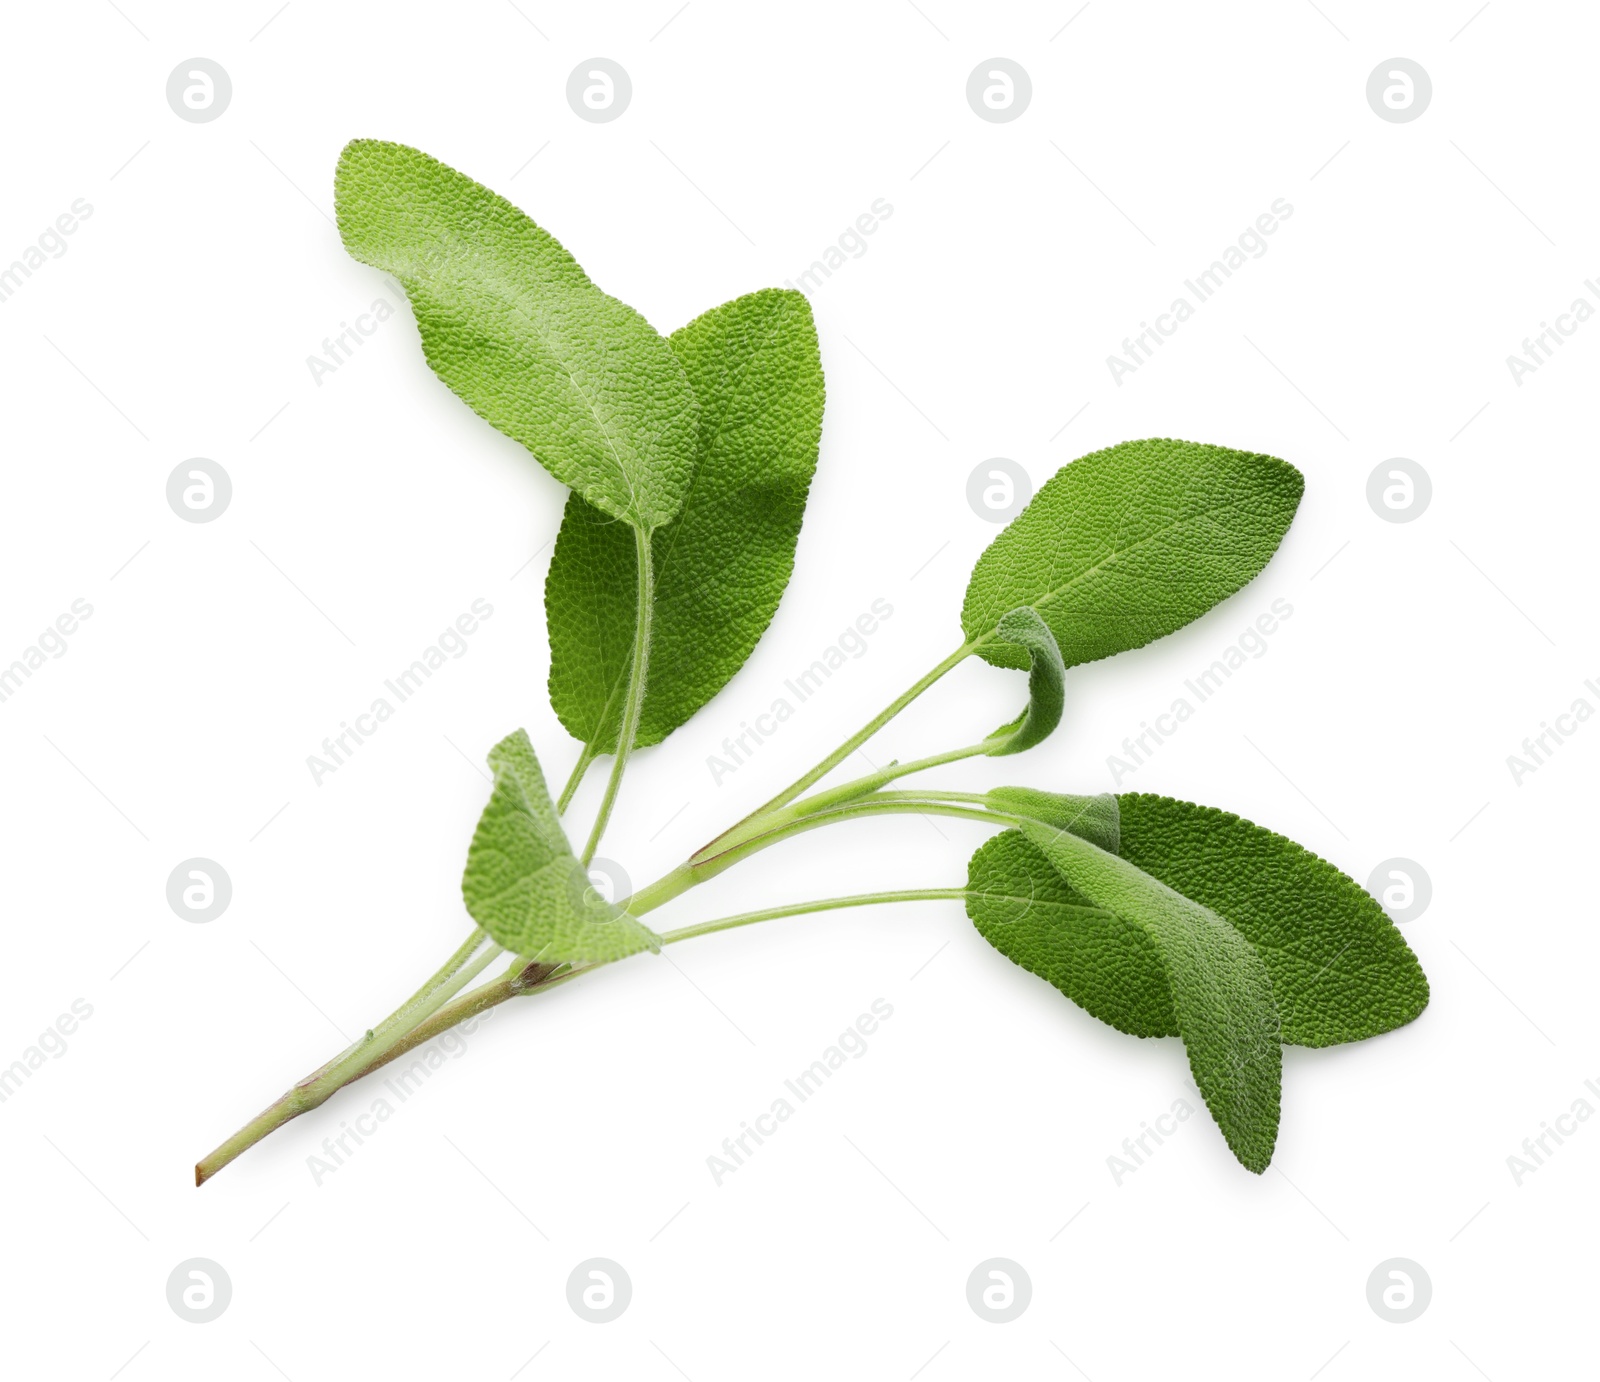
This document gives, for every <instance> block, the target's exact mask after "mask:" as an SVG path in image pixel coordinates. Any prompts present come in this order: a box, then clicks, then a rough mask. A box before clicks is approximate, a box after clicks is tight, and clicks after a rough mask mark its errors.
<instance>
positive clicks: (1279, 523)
mask: <svg viewBox="0 0 1600 1382" xmlns="http://www.w3.org/2000/svg"><path fill="white" fill-rule="evenodd" d="M1304 485H1305V482H1304V479H1303V478H1302V476H1301V475H1300V472H1299V471H1298V470H1296V469H1295V468H1294V467H1293V466H1291V465H1289V464H1287V463H1286V462H1284V461H1280V460H1276V459H1274V458H1273V457H1271V456H1257V455H1252V454H1250V453H1247V452H1244V451H1230V450H1227V449H1225V448H1223V447H1220V446H1204V445H1201V444H1199V443H1197V442H1183V441H1167V440H1154V441H1131V442H1124V443H1122V444H1121V445H1120V446H1112V447H1108V448H1107V449H1106V450H1104V451H1096V452H1094V453H1093V454H1092V455H1088V456H1084V457H1081V458H1080V459H1079V460H1076V461H1073V462H1072V463H1071V464H1070V465H1066V466H1063V467H1062V468H1061V469H1060V470H1059V471H1057V472H1056V473H1055V475H1053V476H1052V477H1051V478H1050V479H1049V480H1048V481H1047V482H1046V483H1045V484H1044V485H1043V486H1042V487H1041V488H1040V490H1039V492H1038V493H1037V494H1036V495H1034V497H1033V499H1032V500H1031V501H1030V502H1029V504H1028V507H1027V508H1025V509H1024V510H1023V511H1022V512H1021V513H1020V514H1018V515H1017V517H1016V518H1015V519H1013V520H1012V521H1011V523H1009V524H1008V525H1007V526H1006V528H1005V530H1004V531H1003V532H1002V533H1001V534H1000V536H999V537H997V538H996V539H995V540H994V541H993V542H992V543H990V544H989V547H988V550H987V551H985V552H984V554H983V555H982V556H981V557H979V558H978V564H977V566H976V567H974V568H973V572H972V579H971V581H970V582H969V583H968V585H967V595H966V601H965V603H964V605H963V606H962V610H961V627H962V629H963V631H964V632H965V634H966V636H967V639H968V641H969V642H970V641H974V640H978V639H983V638H990V639H992V640H993V641H990V642H987V643H985V644H984V646H983V647H982V648H980V649H979V655H980V656H982V657H983V658H984V659H985V660H986V661H988V662H991V663H993V664H994V665H996V666H999V667H1026V666H1027V665H1028V657H1027V654H1026V652H1024V651H1023V650H1022V649H1021V648H1019V647H1017V646H1016V645H1014V644H1011V643H1008V642H1006V641H1005V640H1004V639H1003V638H1001V637H1000V636H999V635H998V634H997V633H996V632H995V630H996V625H997V624H998V623H999V621H1000V619H1001V617H1002V616H1003V615H1005V614H1006V613H1007V611H1009V610H1012V609H1015V608H1016V607H1017V606H1018V605H1032V606H1034V608H1036V609H1037V610H1038V611H1039V612H1040V614H1042V615H1043V616H1044V618H1045V621H1046V622H1047V623H1048V624H1049V625H1050V629H1051V631H1052V632H1053V633H1054V634H1055V637H1056V642H1057V644H1058V645H1059V646H1060V648H1061V656H1062V658H1063V659H1064V660H1065V663H1066V665H1067V666H1068V667H1075V666H1077V665H1078V664H1079V663H1083V662H1092V661H1094V660H1095V659H1096V658H1101V657H1108V656H1110V655H1111V654H1112V653H1119V652H1122V651H1124V650H1126V649H1129V648H1138V647H1141V646H1143V645H1144V644H1146V643H1148V642H1150V641H1151V640H1152V639H1155V638H1160V637H1162V636H1163V635H1164V634H1169V633H1171V632H1172V631H1173V630H1174V629H1179V628H1182V627H1183V626H1184V625H1185V624H1187V623H1189V621H1190V620H1192V619H1196V618H1198V617H1199V616H1200V615H1202V614H1204V613H1205V612H1206V611H1207V610H1208V609H1210V608H1211V607H1212V606H1213V605H1215V604H1217V603H1218V601H1220V600H1224V599H1226V598H1227V597H1228V596H1229V595H1232V594H1233V593H1234V592H1235V591H1236V590H1238V589H1239V588H1240V587H1241V586H1243V585H1244V584H1245V583H1246V582H1247V581H1249V580H1250V579H1251V578H1252V577H1254V576H1255V575H1256V573H1257V572H1259V571H1260V570H1261V568H1262V567H1263V566H1265V565H1266V564H1267V561H1268V559H1269V558H1270V557H1271V556H1272V554H1273V552H1275V551H1276V550H1277V548H1278V544H1279V543H1280V542H1281V541H1282V540H1283V535H1284V533H1285V532H1287V531H1288V528H1289V524H1290V522H1291V520H1292V519H1293V518H1294V513H1295V509H1296V507H1297V506H1298V505H1299V503H1300V494H1301V491H1302V490H1303V489H1304Z"/></svg>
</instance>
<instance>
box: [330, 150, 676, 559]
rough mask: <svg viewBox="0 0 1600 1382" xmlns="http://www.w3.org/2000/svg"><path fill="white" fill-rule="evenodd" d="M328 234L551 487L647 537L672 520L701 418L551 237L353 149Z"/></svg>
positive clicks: (632, 324)
mask: <svg viewBox="0 0 1600 1382" xmlns="http://www.w3.org/2000/svg"><path fill="white" fill-rule="evenodd" d="M334 204H335V207H336V209H337V212H338V217H339V234H340V235H341V236H342V237H343V239H344V245H345V248H346V249H347V250H349V252H350V253H351V254H352V255H354V256H355V258H357V259H359V260H361V262H362V263H364V264H372V265H375V266H376V267H378V268H380V269H384V270H387V271H388V272H389V273H391V274H393V275H394V276H395V277H396V278H398V279H399V280H400V282H401V283H402V284H404V285H405V290H406V293H407V294H408V295H409V297H410V298H411V305H412V309H413V310H414V312H415V313H416V318H417V327H418V329H419V330H420V331H421V333H422V349H423V353H424V354H425V355H426V357H427V360H428V363H429V365H431V366H432V367H433V370H434V372H435V373H436V374H437V375H438V376H439V378H441V379H442V380H444V382H445V383H446V384H448V385H449V386H450V388H451V389H453V390H454V391H455V392H456V393H457V394H458V395H459V396H460V397H461V399H462V400H463V401H464V402H465V403H467V404H468V405H469V406H470V407H471V408H472V409H473V411H474V412H476V413H478V414H479V415H480V416H481V417H483V418H484V419H485V420H486V421H488V422H489V423H491V424H492V425H493V426H495V427H497V428H499V429H500V431H502V432H504V433H505V434H506V435H507V436H509V437H512V438H514V439H515V440H517V441H519V442H521V443H522V444H523V445H524V446H526V447H527V448H528V449H529V450H530V451H532V452H533V454H534V455H535V456H536V457H538V459H539V461H540V462H541V464H543V465H544V466H545V468H546V469H547V470H549V471H550V473H551V474H552V475H554V476H555V477H556V479H558V480H560V481H561V482H562V483H563V484H565V485H569V486H571V488H572V489H574V490H576V491H577V492H578V493H579V494H581V495H583V496H584V498H585V499H587V500H588V501H589V502H590V503H591V504H593V505H594V506H595V507H596V508H598V509H600V510H602V511H603V512H605V513H607V514H609V515H610V516H611V517H612V518H614V519H621V520H622V521H623V522H625V523H627V524H629V525H631V526H633V527H635V528H640V529H643V530H644V531H646V532H648V531H650V530H652V529H654V528H658V527H660V526H661V524H663V523H665V522H667V521H669V520H670V519H671V518H672V517H673V515H674V514H676V513H677V512H678V510H679V509H680V508H681V507H682V505H683V500H684V496H685V495H686V494H687V493H688V489H689V483H690V480H691V479H692V477H693V474H694V456H695V445H696V436H697V432H698V417H699V408H698V405H697V403H696V401H695V396H694V391H693V390H692V389H691V388H690V387H689V381H688V379H687V377H686V376H685V375H684V372H683V367H682V365H680V364H679V363H678V359H677V357H676V356H675V355H674V354H673V353H672V350H671V349H670V348H669V347H668V345H667V343H666V341H665V340H664V339H663V338H662V337H661V335H660V334H659V333H658V332H657V331H656V330H655V329H654V328H653V327H652V326H651V325H650V323H649V322H647V321H646V320H645V319H644V318H643V317H641V316H640V315H639V314H638V313H637V312H635V311H634V310H633V308H631V307H629V306H627V305H626V304H625V303H622V302H619V301H617V299H616V298H614V297H610V296H608V295H607V294H606V293H603V292H601V291H600V289H599V288H597V287H595V285H594V284H593V283H592V282H590V280H589V277H588V275H587V274H585V273H584V271H583V270H582V269H581V268H579V267H578V264H577V262H576V261H575V260H574V259H573V257H572V256H571V255H570V254H568V253H567V251H566V250H565V249H563V248H562V247H561V245H560V244H559V243H558V242H557V241H556V239H555V238H554V237H553V236H552V235H550V234H549V232H547V231H545V230H543V229H541V228H540V227H539V226H538V225H536V224H534V222H533V221H532V220H531V219H530V218H529V217H528V216H527V215H525V214H524V213H523V212H522V211H521V210H519V209H518V208H517V207H515V206H513V205H512V204H511V203H510V202H508V201H506V200H505V198H503V197H499V196H496V195H495V194H494V193H493V192H491V191H489V190H488V188H486V187H482V186H480V185H479V184H478V183H476V182H474V181H473V180H472V179H471V178H469V177H467V176H466V175H465V174H463V173H458V172H457V171H456V170H455V169H454V168H450V167H448V166H446V165H445V164H443V163H440V162H439V161H438V160H437V159H433V158H429V157H428V155H427V154H424V153H421V152H419V151H418V150H416V149H412V148H408V147H407V146H406V145H404V144H390V143H385V142H383V141H380V140H375V139H357V140H354V141H353V142H351V143H350V144H348V145H347V146H346V147H345V150H344V153H343V154H342V155H341V156H340V159H339V168H338V171H337V173H336V174H335V176H334Z"/></svg>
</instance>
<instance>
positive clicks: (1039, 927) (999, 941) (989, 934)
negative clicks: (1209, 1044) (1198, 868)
mask: <svg viewBox="0 0 1600 1382" xmlns="http://www.w3.org/2000/svg"><path fill="white" fill-rule="evenodd" d="M966 906H967V915H968V916H969V917H970V918H971V919H972V924H973V925H974V926H975V927H976V928H977V930H978V934H979V935H981V936H982V937H983V938H984V939H985V940H986V941H988V942H989V944H990V945H992V946H994V948H995V949H996V950H998V951H999V952H1000V953H1001V954H1002V955H1004V956H1005V957H1006V958H1007V959H1008V960H1011V961H1013V962H1015V963H1016V964H1019V965H1021V966H1022V968H1024V969H1026V970H1027V971H1028V972H1029V973H1031V974H1037V975H1038V976H1039V977H1040V978H1041V979H1043V980H1045V981H1046V982H1048V983H1051V984H1054V985H1055V987H1056V988H1058V989H1060V990H1061V992H1062V993H1064V994H1066V995H1067V997H1068V998H1070V999H1071V1000H1072V1001H1073V1002H1074V1003H1076V1004H1077V1005H1078V1006H1079V1007H1080V1008H1082V1009H1083V1010H1084V1011H1085V1012H1088V1013H1090V1014H1092V1015H1093V1016H1095V1017H1097V1018H1099V1019H1100V1020H1101V1021H1102V1022H1105V1023H1109V1024H1110V1025H1111V1026H1113V1027H1115V1028H1116V1029H1117V1030H1118V1031H1119V1032H1126V1033H1128V1035H1129V1036H1139V1037H1151V1036H1177V1034H1178V1020H1177V1018H1176V1017H1175V1016H1174V1015H1173V1012H1172V995H1171V993H1170V992H1169V991H1168V988H1167V980H1166V975H1165V973H1164V971H1163V970H1162V968H1161V957H1160V955H1159V954H1158V953H1157V951H1156V948H1155V944H1154V943H1153V942H1152V941H1151V940H1150V939H1149V937H1148V936H1146V935H1145V933H1144V932H1143V931H1142V930H1141V929H1140V928H1139V927H1137V926H1133V925H1130V924H1129V923H1128V922H1125V921H1123V920H1122V918H1121V917H1119V916H1117V915H1116V914H1115V913H1113V912H1108V911H1106V910H1105V909H1104V908H1103V907H1096V906H1094V905H1093V904H1092V903H1091V902H1090V901H1089V900H1088V899H1087V898H1086V897H1084V896H1083V894H1081V893H1079V892H1077V891H1076V890H1075V889H1073V888H1072V887H1071V886H1069V885H1068V883H1067V882H1066V880H1065V879H1063V878H1062V877H1061V875H1060V874H1059V873H1057V872H1056V871H1055V869H1053V868H1052V867H1051V866H1050V862H1049V861H1048V860H1047V859H1046V858H1045V857H1044V855H1043V854H1042V853H1040V851H1039V850H1038V849H1037V848H1036V847H1035V846H1034V845H1032V844H1030V843H1029V842H1028V841H1027V840H1025V839H1024V838H1023V837H1022V834H1021V832H1020V831H1016V830H1007V831H1004V832H1002V833H1001V834H999V835H996V836H994V837H993V838H992V839H990V840H987V841H985V842H984V844H983V845H982V846H980V847H979V849H978V851H977V852H976V853H975V854H974V855H973V856H972V859H971V861H970V862H969V863H968V865H967V897H966Z"/></svg>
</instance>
